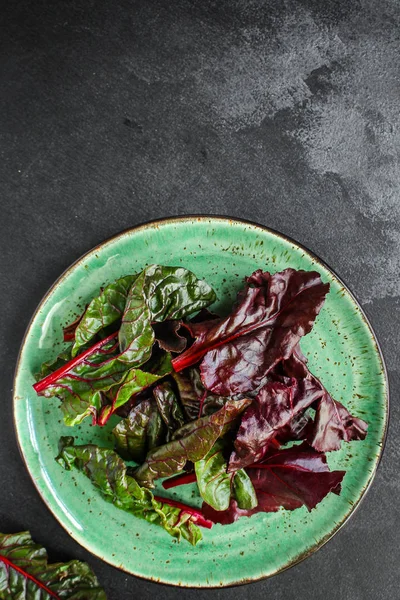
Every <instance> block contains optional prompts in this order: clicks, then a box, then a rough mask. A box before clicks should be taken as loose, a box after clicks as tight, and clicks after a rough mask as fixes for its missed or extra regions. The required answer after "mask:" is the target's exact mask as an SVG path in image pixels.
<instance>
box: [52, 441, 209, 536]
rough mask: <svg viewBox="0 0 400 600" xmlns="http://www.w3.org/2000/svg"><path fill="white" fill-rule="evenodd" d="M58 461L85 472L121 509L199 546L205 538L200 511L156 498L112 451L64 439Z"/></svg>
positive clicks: (109, 499)
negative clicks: (137, 480) (198, 522)
mask: <svg viewBox="0 0 400 600" xmlns="http://www.w3.org/2000/svg"><path fill="white" fill-rule="evenodd" d="M56 460H57V462H58V463H59V464H60V465H61V466H63V467H64V468H65V469H68V470H70V469H72V468H73V467H74V468H76V469H77V470H78V471H81V472H82V473H84V474H85V475H86V477H88V478H89V479H90V480H91V482H92V483H93V485H94V486H95V487H97V488H98V489H99V490H100V492H101V494H102V496H103V498H104V499H105V500H107V502H111V503H112V504H114V506H116V507H117V508H120V509H122V510H124V511H127V512H129V513H131V514H133V515H135V516H136V517H139V518H141V519H145V520H146V521H148V522H150V523H154V524H157V525H159V526H161V527H163V528H164V529H165V530H166V531H167V532H168V533H169V534H170V535H172V536H173V537H175V538H177V539H178V540H180V539H181V538H182V537H183V538H184V539H186V540H188V541H189V542H190V543H191V544H193V545H196V544H197V542H198V541H199V540H200V539H201V537H202V536H201V532H200V529H199V528H198V527H197V525H196V524H195V520H196V511H195V510H191V509H190V507H186V508H187V509H188V510H185V507H184V508H180V507H177V506H172V505H169V504H168V503H167V501H166V500H164V499H163V501H159V500H156V499H155V498H154V496H153V494H152V493H151V491H150V490H148V489H146V488H142V487H141V486H140V485H139V484H138V483H137V482H136V480H135V479H134V478H133V477H131V476H130V475H128V474H127V469H126V465H125V463H124V462H123V460H122V459H121V458H120V457H119V456H118V455H117V454H116V453H115V452H113V451H112V450H109V449H107V448H99V447H98V446H94V445H92V444H88V445H83V446H75V445H74V443H73V438H70V437H68V438H61V440H60V454H59V455H58V457H57V459H56ZM182 506H184V505H182Z"/></svg>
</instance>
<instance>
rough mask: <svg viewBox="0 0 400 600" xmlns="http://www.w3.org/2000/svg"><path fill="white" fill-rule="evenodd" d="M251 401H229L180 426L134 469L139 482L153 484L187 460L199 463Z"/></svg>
mask: <svg viewBox="0 0 400 600" xmlns="http://www.w3.org/2000/svg"><path fill="white" fill-rule="evenodd" d="M250 403H251V400H249V399H243V400H236V401H235V400H228V401H227V402H226V404H225V405H224V406H223V407H222V408H221V409H220V410H219V411H217V412H216V413H214V414H212V415H209V416H207V417H202V418H201V419H197V420H196V421H192V422H190V423H187V424H186V425H184V426H183V427H181V428H180V429H178V430H177V431H176V432H175V434H174V439H173V440H172V441H171V442H168V443H167V444H165V445H164V446H161V447H159V448H156V449H155V450H153V451H151V452H149V454H148V455H147V457H146V460H145V462H144V463H143V464H142V465H141V466H140V467H139V468H138V469H137V470H136V471H135V478H136V479H137V481H139V483H140V484H141V485H145V486H148V487H152V486H153V485H154V483H153V482H154V480H155V479H158V478H159V477H169V476H171V475H174V474H175V473H178V472H179V471H181V470H182V469H183V467H184V466H185V464H186V463H187V461H191V462H197V461H198V460H201V459H202V458H204V456H206V454H207V453H208V452H209V451H210V450H211V448H212V447H213V445H214V443H215V442H216V440H217V439H218V438H219V437H221V436H223V435H224V434H225V433H226V432H227V431H228V430H229V429H230V428H231V427H232V426H233V424H234V423H235V421H236V419H237V417H238V416H239V415H240V414H241V413H242V412H243V411H244V410H245V408H247V406H249V404H250Z"/></svg>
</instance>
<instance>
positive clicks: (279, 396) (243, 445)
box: [229, 378, 322, 470]
mask: <svg viewBox="0 0 400 600" xmlns="http://www.w3.org/2000/svg"><path fill="white" fill-rule="evenodd" d="M287 381H288V384H286V383H282V382H280V381H270V382H268V383H267V385H265V386H264V387H263V388H262V389H261V390H260V392H259V393H258V394H257V396H256V398H255V400H254V402H253V404H252V405H251V406H250V407H249V408H248V409H247V410H246V412H245V413H244V415H243V417H242V420H241V423H240V427H239V430H238V433H237V436H236V440H235V442H234V446H235V450H234V452H233V453H232V455H231V458H230V461H229V469H230V470H237V469H240V468H243V467H246V466H247V465H249V464H251V463H254V462H258V461H260V460H261V459H262V457H263V456H264V454H265V453H266V452H267V451H268V449H269V444H270V442H271V441H272V440H273V439H274V438H275V437H276V436H279V433H280V432H281V431H282V428H284V427H285V426H287V425H288V424H289V423H290V422H291V421H292V419H294V418H295V417H296V415H298V414H299V413H301V412H303V411H304V410H305V409H306V408H308V407H309V406H310V405H311V404H312V403H313V402H315V400H317V399H318V398H320V397H321V393H322V392H321V389H320V386H318V385H317V384H316V383H315V382H314V381H313V380H310V379H299V380H297V379H294V378H293V379H287Z"/></svg>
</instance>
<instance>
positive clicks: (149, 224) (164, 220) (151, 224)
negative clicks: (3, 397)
mask: <svg viewBox="0 0 400 600" xmlns="http://www.w3.org/2000/svg"><path fill="white" fill-rule="evenodd" d="M185 221H187V222H193V221H206V222H210V221H217V222H222V223H225V224H228V225H232V224H237V225H248V226H251V227H253V228H256V229H259V230H261V231H262V232H267V233H270V234H272V235H273V236H275V237H277V238H278V239H279V238H280V239H283V240H285V241H286V242H289V243H291V244H292V245H293V246H295V247H297V248H298V249H300V250H302V251H303V252H305V253H307V254H308V255H309V256H310V257H311V258H312V259H313V260H314V261H315V262H316V263H317V264H320V265H322V266H323V267H324V268H325V269H327V270H328V271H330V272H331V273H332V275H333V276H334V277H335V278H336V279H337V281H338V282H339V283H340V285H341V286H342V287H343V288H344V289H345V290H346V292H347V294H348V295H349V296H350V298H351V300H352V302H353V303H354V305H355V306H356V307H357V309H358V310H359V312H360V316H361V318H362V320H363V321H364V323H365V324H366V326H367V328H368V330H369V334H370V337H371V340H372V341H373V343H374V346H375V350H376V352H377V355H378V357H379V361H380V364H381V367H382V375H383V379H384V386H383V389H382V393H383V394H384V397H385V422H384V429H383V432H382V436H381V439H380V450H379V456H378V457H377V460H376V462H375V465H374V467H373V470H372V472H371V474H370V477H369V479H368V482H367V484H366V485H365V487H364V488H363V489H362V491H361V494H360V497H359V498H358V499H357V501H356V502H355V503H354V504H353V506H352V507H351V508H350V511H349V513H348V514H347V515H346V516H345V517H344V518H343V519H342V520H341V521H340V523H338V524H337V525H336V527H335V528H334V529H333V530H332V531H330V532H329V533H328V534H327V535H326V536H325V537H324V538H322V539H321V540H319V541H318V542H316V543H315V545H313V546H312V547H311V548H310V549H308V550H307V551H306V552H304V553H303V554H302V555H300V556H298V557H296V558H295V559H293V560H292V561H289V562H288V563H287V564H286V565H284V566H282V567H279V568H277V569H275V570H274V572H273V573H269V574H266V575H260V576H258V577H250V578H242V579H240V580H238V581H234V582H232V583H227V584H223V585H221V584H220V585H217V584H212V585H210V584H207V583H199V584H187V583H184V582H180V583H171V582H166V581H162V580H160V579H159V578H158V579H157V578H156V577H149V576H145V575H141V574H138V573H134V572H132V571H131V570H130V569H126V568H124V566H123V565H121V564H120V565H117V564H115V563H113V562H112V561H111V560H110V559H108V558H106V557H105V556H102V555H100V554H99V553H97V552H95V551H94V550H92V549H91V548H90V546H89V545H88V544H87V543H86V542H85V541H84V537H83V536H82V539H80V536H77V535H75V534H74V533H73V532H72V531H70V530H69V528H68V526H67V525H66V523H63V522H62V521H61V519H60V518H59V517H58V516H57V515H56V513H55V512H54V511H53V508H52V506H51V505H50V504H49V503H48V502H47V500H46V498H45V497H44V495H43V494H42V492H41V490H40V489H39V487H38V485H36V481H35V479H34V477H33V475H32V474H31V472H30V470H29V466H28V463H27V460H26V458H25V456H24V452H23V449H22V442H21V440H20V437H19V432H18V424H17V418H16V395H15V394H16V386H17V379H18V375H19V370H20V366H21V359H22V352H23V350H24V347H25V344H26V341H27V339H28V336H29V334H30V330H31V327H32V325H33V322H34V321H35V319H36V317H37V315H38V313H39V311H40V310H41V308H42V306H43V304H44V303H45V302H46V300H47V298H48V296H49V295H50V294H51V293H52V291H53V290H54V289H55V288H56V287H57V286H59V285H60V284H61V283H62V281H63V280H64V279H65V277H66V276H67V275H68V273H69V272H70V271H71V270H72V269H74V268H75V267H76V266H77V265H78V264H79V263H81V262H82V261H83V260H84V259H85V258H86V257H88V256H89V255H90V254H92V253H96V251H98V250H100V249H101V248H102V247H103V246H105V245H107V244H109V243H111V242H113V241H115V240H117V239H118V238H122V237H124V236H125V235H127V234H130V233H135V232H137V231H140V230H146V229H150V228H156V227H158V226H160V225H164V224H173V223H182V222H185ZM12 401H13V411H12V412H13V424H14V433H15V437H16V441H17V446H18V450H19V453H20V456H21V458H22V461H23V463H24V466H25V469H26V471H27V473H28V475H29V477H30V479H31V481H32V483H33V485H34V487H35V489H36V492H37V493H38V495H39V497H40V498H41V500H42V501H43V503H44V504H45V506H46V507H47V509H48V510H49V511H50V513H51V514H52V516H53V517H54V518H55V519H56V521H57V522H58V523H59V524H60V525H61V527H62V528H63V529H64V530H65V531H66V532H67V533H68V535H70V536H71V537H72V539H73V540H74V541H76V542H77V543H78V544H79V545H80V546H82V548H84V549H85V550H86V551H87V552H90V554H92V555H93V556H95V557H96V558H98V559H100V560H102V561H104V562H105V563H106V564H109V565H111V566H112V567H114V568H116V569H118V570H120V571H122V572H124V573H127V574H129V575H131V576H134V577H138V578H140V579H142V580H144V581H152V582H153V583H158V584H161V585H166V586H169V587H173V588H175V587H183V588H188V589H190V588H191V589H221V588H230V587H236V586H240V585H246V584H248V583H255V582H256V581H262V580H264V579H269V578H271V577H273V576H275V575H278V574H279V573H282V572H283V571H286V570H287V569H290V568H291V567H294V566H296V565H298V564H299V563H301V562H302V561H303V560H305V559H306V558H308V557H309V556H311V555H312V554H314V553H315V552H317V551H318V550H320V548H322V547H323V546H324V545H325V544H326V543H327V542H329V540H331V539H332V538H333V537H334V536H335V535H336V534H337V533H338V532H339V531H340V529H342V527H343V526H344V525H345V524H346V523H347V522H348V521H349V519H350V518H351V517H352V516H353V515H354V514H355V512H356V511H357V509H358V508H359V506H360V505H361V502H362V501H363V500H364V498H365V496H366V494H367V492H368V491H369V489H370V487H371V485H372V483H373V482H374V479H375V476H376V473H377V470H378V468H379V465H380V463H381V460H382V456H383V453H384V450H385V445H386V440H387V434H388V425H389V419H390V386H389V377H388V372H387V367H386V362H385V358H384V355H383V351H382V348H381V346H380V344H379V340H378V337H377V335H376V333H375V330H374V328H373V326H372V324H371V322H370V320H369V318H368V316H367V314H366V312H365V311H364V309H363V307H362V305H361V304H360V302H359V300H358V299H357V297H356V295H355V294H354V293H353V292H352V290H351V289H350V288H349V287H348V285H347V284H346V283H345V282H344V281H343V279H342V277H340V276H339V275H338V274H337V273H336V271H335V270H334V269H333V268H332V267H331V266H329V265H328V264H327V263H326V262H325V261H324V260H323V259H322V258H320V257H319V256H318V255H317V254H316V253H315V252H313V251H312V250H310V249H309V248H308V247H307V246H305V245H304V244H302V243H300V242H298V241H297V240H295V239H294V238H292V237H291V236H288V235H286V234H285V233H282V232H280V231H278V230H276V229H274V228H272V227H268V226H266V225H262V224H261V223H257V222H255V221H251V220H249V219H242V218H239V217H231V216H228V215H219V214H217V215H214V214H188V215H173V216H168V217H161V218H158V219H151V220H148V221H144V222H141V223H138V224H137V225H134V226H133V227H127V228H125V229H123V230H121V231H119V232H118V233H115V234H113V235H111V236H109V237H108V238H106V239H105V240H103V241H101V242H100V243H98V244H96V245H95V246H93V247H92V248H89V250H87V251H86V252H84V253H83V254H81V255H80V256H79V257H78V258H77V259H76V260H74V261H73V262H72V263H71V264H70V265H69V266H68V267H66V268H65V269H64V270H63V272H62V273H61V274H60V275H59V276H58V277H57V279H56V280H55V281H54V282H53V283H52V285H51V286H50V287H49V288H48V289H47V291H46V292H45V294H44V295H43V296H42V298H41V299H40V301H39V303H38V305H37V307H36V309H35V310H34V312H33V314H32V316H31V318H30V319H29V322H28V324H27V326H26V329H25V333H24V335H23V337H22V341H21V344H20V348H19V351H18V355H17V360H16V364H15V369H14V376H13V387H12Z"/></svg>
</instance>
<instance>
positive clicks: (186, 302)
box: [119, 265, 216, 366]
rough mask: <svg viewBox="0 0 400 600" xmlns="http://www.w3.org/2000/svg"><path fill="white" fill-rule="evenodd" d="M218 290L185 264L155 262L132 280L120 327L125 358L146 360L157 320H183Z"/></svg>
mask: <svg viewBox="0 0 400 600" xmlns="http://www.w3.org/2000/svg"><path fill="white" fill-rule="evenodd" d="M215 298H216V296H215V292H214V291H213V289H212V288H211V287H210V286H209V285H208V284H207V283H206V282H205V281H203V280H201V279H197V277H196V276H195V275H194V274H193V273H192V272H191V271H188V270H187V269H183V268H182V267H163V266H160V265H151V266H149V267H147V268H146V269H144V270H143V271H142V272H141V273H140V274H139V275H138V276H137V278H136V279H135V281H134V283H133V284H132V286H131V288H130V290H129V293H128V297H127V302H126V307H125V312H124V314H123V317H122V323H121V327H120V330H119V343H120V348H121V352H122V354H121V360H124V361H126V362H128V363H130V364H131V365H132V366H135V365H136V366H138V365H140V364H143V363H144V362H146V361H147V360H148V359H149V357H150V354H151V349H152V346H153V344H154V341H155V334H154V330H153V328H152V326H151V324H152V323H153V322H155V323H159V322H161V321H166V320H179V319H182V318H183V317H186V316H187V315H190V314H191V313H193V312H196V311H197V310H200V309H201V308H204V307H206V306H208V305H209V304H212V302H214V301H215Z"/></svg>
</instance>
